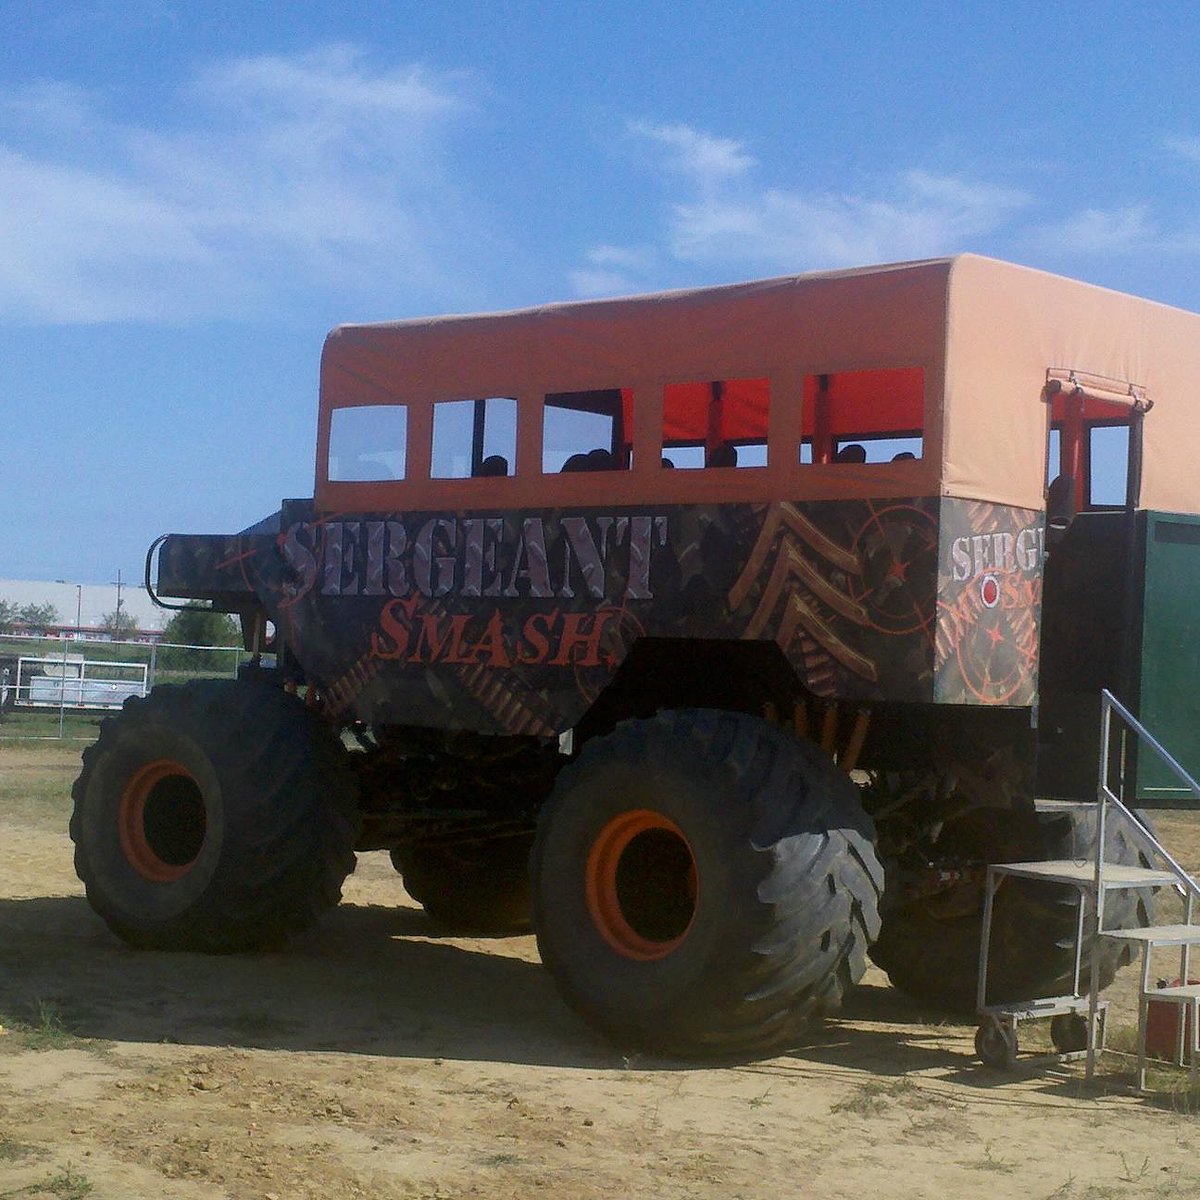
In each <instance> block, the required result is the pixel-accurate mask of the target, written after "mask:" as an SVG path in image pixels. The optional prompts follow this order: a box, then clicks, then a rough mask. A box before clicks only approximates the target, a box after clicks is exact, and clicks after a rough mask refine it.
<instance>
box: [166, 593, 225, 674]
mask: <svg viewBox="0 0 1200 1200" xmlns="http://www.w3.org/2000/svg"><path fill="white" fill-rule="evenodd" d="M162 640H163V643H164V645H163V648H162V650H161V651H160V652H159V655H158V665H159V666H160V667H161V668H162V669H163V670H165V671H186V672H191V673H199V674H220V675H228V674H229V671H230V663H231V657H230V652H229V651H228V650H222V649H212V650H204V649H199V650H198V649H194V647H197V646H213V647H223V646H237V645H240V644H241V640H242V635H241V630H240V628H239V626H238V624H237V622H236V621H234V619H233V618H232V617H231V616H230V615H229V614H228V613H222V612H214V611H213V610H212V609H211V608H209V607H208V605H206V604H203V603H200V602H199V601H193V602H192V603H191V604H189V605H188V606H187V607H186V608H181V609H179V611H178V612H176V614H175V615H174V616H173V617H172V618H171V619H170V620H169V621H168V622H167V627H166V629H164V630H163V636H162ZM183 646H187V647H193V648H192V649H186V650H184V649H180V647H183Z"/></svg>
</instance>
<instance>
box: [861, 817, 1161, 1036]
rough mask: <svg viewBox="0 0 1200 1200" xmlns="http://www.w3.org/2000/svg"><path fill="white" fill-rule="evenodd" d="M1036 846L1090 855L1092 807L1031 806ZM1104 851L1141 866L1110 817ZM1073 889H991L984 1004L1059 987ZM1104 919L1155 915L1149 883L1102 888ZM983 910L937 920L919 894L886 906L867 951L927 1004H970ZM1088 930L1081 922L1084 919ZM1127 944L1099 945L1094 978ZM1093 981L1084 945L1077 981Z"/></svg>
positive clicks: (1057, 991) (1129, 921)
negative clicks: (1037, 829)
mask: <svg viewBox="0 0 1200 1200" xmlns="http://www.w3.org/2000/svg"><path fill="white" fill-rule="evenodd" d="M1038 819H1039V823H1040V825H1041V832H1042V846H1041V852H1040V853H1031V854H1030V855H1029V856H1028V857H1029V858H1031V859H1035V860H1036V859H1059V858H1061V859H1079V860H1083V859H1089V858H1091V857H1092V856H1093V854H1094V853H1095V849H1094V848H1095V845H1096V831H1097V820H1096V812H1095V809H1094V807H1092V806H1085V807H1081V808H1072V809H1067V810H1065V811H1062V812H1054V813H1049V814H1047V813H1039V814H1038ZM1106 841H1107V843H1108V846H1107V859H1106V861H1108V862H1112V863H1122V864H1126V865H1130V866H1145V865H1147V864H1146V862H1145V860H1144V859H1143V858H1142V856H1141V855H1140V854H1139V852H1138V850H1137V847H1136V845H1135V843H1134V842H1133V840H1132V839H1131V838H1130V836H1129V833H1128V831H1127V830H1126V829H1124V828H1123V827H1122V826H1121V825H1120V824H1119V823H1118V822H1116V821H1115V820H1113V821H1111V822H1110V824H1109V825H1108V831H1107V836H1106ZM1078 894H1079V893H1078V892H1077V890H1076V889H1075V888H1073V887H1069V886H1067V885H1064V884H1054V883H1043V882H1040V881H1035V880H1026V879H1008V880H1006V881H1005V882H1004V884H1003V886H1002V887H1001V888H1000V889H999V890H998V891H997V893H996V902H995V908H994V911H993V914H992V941H991V950H990V952H989V963H988V984H989V986H988V995H987V1002H988V1003H989V1004H1003V1003H1008V1002H1010V1001H1017V1000H1030V999H1034V998H1036V997H1039V996H1057V995H1065V994H1067V993H1069V992H1070V991H1071V988H1072V984H1073V973H1074V965H1075V962H1074V955H1075V931H1076V921H1077V909H1076V902H1077V897H1078ZM1104 908H1105V916H1104V920H1105V924H1106V925H1108V926H1110V927H1118V926H1124V927H1132V928H1137V927H1141V926H1145V925H1150V924H1152V923H1153V919H1154V895H1153V892H1152V891H1151V890H1149V889H1143V890H1138V891H1132V890H1131V891H1114V892H1110V893H1109V895H1108V897H1107V898H1106V900H1105V905H1104ZM982 925H983V914H982V912H981V911H975V912H971V913H966V914H964V915H961V916H956V917H953V918H950V919H947V920H943V919H939V918H938V917H937V916H935V915H933V914H932V913H931V912H929V911H928V910H927V909H926V908H925V907H924V906H923V905H922V904H921V903H920V902H917V903H916V904H913V905H908V906H902V907H899V908H896V909H892V910H888V911H886V912H885V913H884V918H883V929H882V931H881V932H880V935H879V940H878V941H877V942H876V943H875V944H874V945H873V946H872V947H871V958H872V959H873V960H874V962H875V963H876V964H877V965H878V966H880V967H882V968H883V969H884V970H885V971H886V972H887V974H888V978H889V979H890V980H891V982H892V984H893V986H894V987H897V988H899V989H900V990H901V991H903V992H907V993H908V994H909V995H910V996H912V997H913V998H914V999H917V1000H920V1001H922V1002H923V1003H925V1004H928V1005H930V1006H931V1007H933V1008H937V1009H942V1010H945V1011H947V1012H951V1013H963V1014H965V1013H974V1012H975V1006H976V1000H977V988H978V980H979V939H980V934H981V932H982ZM1085 929H1086V926H1085ZM1130 953H1131V952H1130V950H1129V949H1128V948H1126V947H1123V946H1121V945H1120V944H1118V943H1116V942H1107V941H1106V942H1104V943H1103V945H1102V947H1101V954H1102V957H1101V960H1100V987H1101V988H1102V989H1103V988H1106V987H1108V985H1109V984H1110V983H1112V981H1113V979H1114V978H1115V976H1116V973H1117V970H1118V969H1119V968H1120V967H1122V966H1124V965H1125V964H1126V963H1127V962H1129V961H1130ZM1090 984H1091V955H1090V953H1089V951H1088V947H1087V946H1086V945H1085V946H1084V952H1083V964H1082V979H1081V986H1082V988H1083V989H1084V990H1085V991H1086V990H1087V989H1088V988H1089V987H1090Z"/></svg>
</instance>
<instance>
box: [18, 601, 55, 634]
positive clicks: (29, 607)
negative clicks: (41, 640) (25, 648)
mask: <svg viewBox="0 0 1200 1200" xmlns="http://www.w3.org/2000/svg"><path fill="white" fill-rule="evenodd" d="M17 620H18V621H20V622H21V623H22V624H24V625H28V626H29V628H30V629H31V630H32V631H33V632H34V633H45V632H46V630H47V629H49V627H50V626H51V625H56V624H57V623H58V609H57V608H55V607H54V605H53V604H48V603H47V604H22V605H21V607H20V608H19V609H18V610H17Z"/></svg>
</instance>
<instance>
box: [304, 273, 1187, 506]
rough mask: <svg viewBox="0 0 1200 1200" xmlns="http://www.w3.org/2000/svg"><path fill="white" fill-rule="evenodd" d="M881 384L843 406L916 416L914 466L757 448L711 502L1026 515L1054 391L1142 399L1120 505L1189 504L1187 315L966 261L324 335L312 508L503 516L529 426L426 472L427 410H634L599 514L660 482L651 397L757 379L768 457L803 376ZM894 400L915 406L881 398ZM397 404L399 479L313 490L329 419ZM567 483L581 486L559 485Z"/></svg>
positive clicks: (1089, 399)
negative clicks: (752, 467) (511, 452)
mask: <svg viewBox="0 0 1200 1200" xmlns="http://www.w3.org/2000/svg"><path fill="white" fill-rule="evenodd" d="M881 372H882V373H885V376H886V378H887V379H888V380H889V381H890V387H891V389H892V391H891V393H889V394H884V393H882V392H880V390H879V388H877V387H876V388H875V389H874V391H873V395H874V399H871V400H869V401H868V400H867V399H866V398H865V394H864V398H862V399H861V400H860V401H859V402H860V403H862V404H866V403H868V402H869V403H871V404H873V405H876V406H883V408H885V409H886V407H887V406H888V404H889V403H893V400H894V405H893V406H894V407H895V408H896V409H897V412H898V411H899V410H900V409H901V408H905V409H906V411H907V408H906V406H908V405H910V402H911V403H913V404H915V405H916V407H917V409H918V410H919V413H918V418H919V420H920V422H921V428H920V434H921V437H922V439H923V454H922V456H921V457H920V458H919V459H918V461H916V462H905V463H896V464H890V463H872V464H864V465H863V466H862V467H860V468H857V469H856V471H855V472H854V473H853V476H851V474H850V473H848V472H847V471H846V470H845V468H844V467H841V468H833V467H831V466H829V465H827V464H823V463H817V462H814V463H811V464H801V463H800V462H799V459H798V457H797V455H796V453H795V451H794V449H792V450H790V451H789V452H786V453H774V450H773V452H772V457H771V459H770V461H769V464H768V466H766V467H764V468H763V469H762V470H761V471H756V472H750V471H746V472H737V473H736V474H737V476H738V478H737V480H736V481H735V485H734V490H735V491H736V492H737V493H738V494H737V495H736V496H735V495H730V496H729V498H731V499H755V498H758V497H760V496H761V498H763V499H769V498H771V497H772V496H778V495H779V494H780V491H779V489H780V488H781V487H785V488H787V489H788V490H789V491H790V492H791V493H792V494H796V495H797V497H798V498H799V497H803V496H810V495H811V496H814V497H820V496H823V495H829V496H838V497H845V496H852V495H863V496H868V495H878V496H888V495H908V496H916V495H936V494H942V495H950V496H958V497H965V498H972V499H979V500H988V501H993V502H997V503H1006V504H1013V505H1017V506H1020V507H1024V508H1029V509H1038V508H1041V507H1043V505H1044V497H1045V490H1046V466H1045V462H1046V458H1045V446H1046V437H1047V429H1048V426H1049V422H1050V419H1051V415H1052V412H1053V409H1052V404H1051V403H1048V400H1050V390H1052V389H1053V387H1054V386H1058V387H1060V388H1067V389H1077V390H1078V393H1079V395H1080V396H1081V397H1084V398H1085V400H1086V403H1088V404H1089V405H1091V406H1092V408H1093V410H1094V412H1095V414H1096V415H1097V417H1098V418H1103V417H1105V416H1106V415H1109V414H1112V415H1114V416H1116V415H1119V414H1120V413H1121V411H1122V406H1125V408H1128V406H1130V405H1131V404H1133V403H1135V402H1136V403H1139V404H1142V405H1143V406H1144V405H1145V403H1146V402H1149V403H1150V404H1152V406H1153V410H1152V412H1150V413H1149V415H1148V416H1147V417H1146V420H1145V426H1144V438H1145V442H1144V445H1145V462H1144V468H1143V474H1142V492H1141V506H1142V507H1147V508H1157V509H1162V510H1167V511H1177V512H1197V511H1200V479H1198V475H1200V473H1198V472H1197V471H1196V469H1195V466H1194V464H1193V462H1192V451H1193V448H1195V447H1198V446H1200V405H1198V404H1197V402H1196V399H1195V393H1196V391H1197V390H1198V389H1200V315H1197V314H1193V313H1188V312H1185V311H1182V310H1179V309H1174V308H1170V307H1168V306H1166V305H1163V304H1159V303H1155V302H1153V301H1149V300H1144V299H1139V298H1136V297H1133V296H1128V295H1125V294H1122V293H1119V292H1114V291H1110V290H1108V289H1104V288H1100V287H1096V286H1094V285H1090V284H1085V283H1081V282H1078V281H1075V280H1070V279H1065V278H1062V277H1059V276H1055V275H1051V274H1047V273H1045V272H1042V271H1037V270H1032V269H1030V268H1027V267H1021V266H1016V265H1014V264H1010V263H1004V262H999V261H996V260H994V259H988V258H983V257H979V256H977V255H961V256H957V257H954V258H943V259H932V260H926V261H922V262H911V263H899V264H891V265H885V266H877V267H864V268H859V269H854V270H845V271H830V272H819V273H813V274H804V275H793V276H785V277H781V278H775V279H767V280H760V281H756V282H749V283H741V284H733V285H728V286H721V287H710V288H696V289H691V290H686V291H674V292H664V293H658V294H652V295H643V296H632V297H626V298H620V299H612V300H591V301H581V302H570V303H560V304H549V305H543V306H539V307H536V308H529V309H521V310H517V311H512V312H504V313H488V314H476V315H464V316H440V317H431V318H424V319H415V320H404V321H395V322H388V323H382V324H370V325H343V326H339V327H338V328H336V329H334V330H333V331H332V332H331V333H330V335H329V336H328V338H327V339H326V343H325V347H324V352H323V355H322V362H321V404H320V420H319V428H318V468H317V487H316V495H317V500H318V504H319V506H321V507H323V508H341V507H345V506H347V505H353V506H356V507H357V506H358V505H360V504H362V503H363V502H365V501H366V500H368V499H369V500H371V501H373V504H372V506H373V507H376V508H400V507H409V508H412V507H421V508H433V507H439V506H446V507H461V506H462V504H463V503H465V502H470V501H471V500H472V499H473V489H474V490H478V491H479V492H480V497H479V498H480V499H481V500H482V499H483V498H484V497H485V496H486V497H490V498H491V499H490V503H492V504H501V505H507V504H508V503H509V498H507V497H506V498H501V493H500V492H499V491H498V489H499V488H501V487H504V488H508V489H510V491H511V501H512V502H513V503H522V502H524V501H525V500H526V499H527V497H526V496H525V492H526V491H529V492H530V495H533V494H534V493H535V491H536V488H537V480H536V479H535V478H534V476H536V475H537V474H538V473H540V471H541V470H542V462H541V453H540V436H541V433H540V428H538V427H537V426H538V422H536V421H534V420H529V421H526V422H525V423H524V427H523V428H522V429H521V434H520V444H519V445H518V452H517V460H518V461H517V467H516V472H515V477H513V478H510V479H508V480H507V481H505V480H486V481H485V480H430V479H428V473H429V472H428V463H429V447H428V441H429V437H430V429H431V427H432V416H431V415H430V413H431V409H432V406H433V405H434V404H435V403H437V402H439V401H446V400H454V399H459V400H461V399H479V398H484V397H496V396H505V397H513V398H515V399H516V400H517V402H518V404H519V405H522V406H526V407H528V408H530V409H531V410H532V408H533V407H534V406H538V405H540V404H541V403H542V401H543V398H544V397H545V396H546V395H549V394H560V393H585V392H588V391H590V390H594V389H620V391H621V394H622V396H623V397H625V398H626V402H627V403H629V404H630V405H636V404H641V405H642V406H643V407H644V408H648V409H650V410H651V412H650V414H649V415H648V416H643V417H640V418H639V417H637V416H636V415H634V414H633V410H632V408H631V409H630V413H631V415H630V425H631V427H632V428H634V429H635V430H638V431H640V435H639V436H641V438H642V439H643V440H642V443H641V445H642V449H643V450H644V451H646V452H644V453H641V454H640V455H639V453H638V449H637V443H636V442H631V445H632V446H633V447H634V449H633V454H632V462H633V467H632V469H631V470H629V471H628V472H624V473H623V474H624V475H626V476H627V477H628V478H622V479H620V480H613V481H612V487H611V488H610V487H609V482H608V481H606V485H605V488H606V493H608V494H609V495H610V498H611V500H612V501H615V502H620V501H621V500H623V499H626V496H625V493H626V492H628V497H627V499H628V501H629V502H631V503H632V502H637V501H638V500H644V499H647V498H650V497H649V496H648V495H647V492H646V489H647V488H650V489H651V491H653V492H657V491H660V490H662V488H663V487H664V486H668V484H666V483H664V481H663V480H662V479H661V478H660V476H661V473H657V474H656V473H655V471H656V468H657V467H658V455H657V454H654V453H651V452H649V451H650V450H651V449H652V442H653V437H654V436H655V433H656V426H655V422H656V421H657V428H658V429H661V426H662V418H661V415H655V414H656V413H658V414H660V413H661V394H662V389H663V388H664V386H666V385H668V384H677V383H679V382H680V381H703V380H733V381H743V382H744V383H746V384H747V385H749V384H750V383H752V382H755V381H763V382H764V384H766V383H769V389H770V394H771V402H772V410H771V417H770V423H771V441H772V446H773V448H774V447H777V445H778V444H779V440H780V439H788V438H791V439H792V440H793V441H796V440H799V435H800V434H801V433H802V432H803V431H807V430H810V429H811V421H812V416H811V411H810V410H811V407H812V403H811V402H812V396H813V389H814V387H815V386H816V384H815V382H814V381H818V380H821V381H823V380H827V379H829V378H830V377H839V378H841V379H842V380H843V383H844V386H845V387H846V388H848V389H850V390H853V385H854V379H862V380H868V381H869V380H871V379H872V378H874V379H875V380H876V382H878V380H879V379H881V378H884V377H885V376H884V375H878V374H877V375H875V376H872V374H871V373H881ZM906 373H907V374H906ZM1048 383H1049V384H1051V385H1052V387H1051V389H1049V390H1048V388H1047V385H1048ZM821 386H824V384H823V383H822V385H821ZM914 387H915V388H916V389H917V391H918V393H919V394H918V395H917V396H916V397H915V399H914V398H912V397H906V396H904V395H901V393H904V392H905V391H906V390H911V389H912V388H914ZM735 390H736V389H735ZM751 391H752V389H750V388H749V387H748V386H747V387H746V388H743V393H744V395H743V404H744V405H749V404H753V403H756V401H755V400H754V398H753V397H752V396H751V394H750V392H751ZM889 395H891V396H892V399H889V398H888V396H889ZM630 397H632V398H633V399H629V398H630ZM780 397H783V398H784V400H785V402H784V403H783V404H780V403H779V398H780ZM788 397H791V398H792V400H793V403H788V402H787V398H788ZM764 402H765V401H764ZM400 404H403V405H407V406H409V411H410V413H411V416H410V420H409V427H408V439H409V441H408V445H409V460H410V468H411V469H410V471H409V472H408V477H407V478H406V479H404V480H393V481H388V482H386V483H373V484H370V485H366V484H362V483H339V482H336V481H331V480H330V479H329V478H328V473H327V472H326V471H325V469H324V467H323V464H324V463H325V462H326V459H327V454H328V448H329V433H330V420H331V414H332V413H333V411H334V410H337V409H340V408H345V407H357V406H363V405H400ZM884 415H885V417H886V413H885V414H884ZM730 419H731V420H736V416H735V417H731V418H730ZM639 422H640V424H639ZM883 424H884V425H886V420H885V421H884V422H883ZM881 427H882V426H881ZM888 427H889V428H894V427H896V426H895V422H894V421H893V423H892V425H890V426H888ZM632 436H633V435H631V437H632ZM422 467H424V472H422ZM680 474H687V475H701V474H703V472H685V473H680ZM639 476H640V480H639ZM442 485H445V486H442ZM577 485H578V486H580V487H582V486H583V485H582V484H580V483H579V481H572V482H571V483H570V485H568V484H567V483H566V482H565V481H564V483H563V485H562V486H564V487H566V486H572V487H574V486H577ZM669 486H670V487H671V488H673V489H676V490H678V488H680V487H684V488H690V489H692V490H694V491H697V493H698V496H700V495H702V494H703V493H704V489H706V488H708V489H709V490H711V488H712V485H711V483H708V482H705V481H702V480H699V479H696V480H691V481H687V482H685V481H683V480H681V479H672V480H671V481H669ZM613 489H615V491H614V490H613ZM797 489H798V490H797ZM468 492H469V493H472V494H471V495H467V494H465V493H468ZM742 493H745V495H742ZM714 494H715V493H714ZM721 494H722V495H725V494H727V493H726V492H725V491H723V492H722V493H721ZM582 496H583V492H582V491H581V498H582ZM680 498H681V499H690V498H692V497H691V496H690V495H689V496H681V497H680Z"/></svg>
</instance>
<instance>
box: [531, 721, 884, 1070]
mask: <svg viewBox="0 0 1200 1200" xmlns="http://www.w3.org/2000/svg"><path fill="white" fill-rule="evenodd" d="M532 876H533V894H534V927H535V929H536V931H537V938H538V948H539V950H540V952H541V956H542V961H543V962H544V963H545V965H546V967H547V968H548V969H549V971H550V973H551V974H552V976H553V977H554V980H555V983H556V984H557V986H558V988H559V990H560V991H561V992H562V994H563V996H564V998H565V999H566V1001H567V1003H568V1004H570V1005H571V1006H572V1007H573V1008H575V1009H576V1010H577V1011H578V1012H579V1013H580V1014H581V1015H582V1016H583V1017H584V1018H585V1019H586V1020H587V1021H589V1022H590V1023H591V1024H592V1025H593V1026H595V1027H596V1028H597V1029H599V1030H600V1031H602V1032H603V1033H605V1034H606V1035H607V1036H608V1037H610V1038H611V1039H613V1040H614V1041H615V1042H617V1043H618V1044H619V1045H622V1046H627V1047H630V1048H633V1047H638V1048H642V1049H647V1050H653V1051H659V1052H665V1053H669V1054H677V1055H682V1056H724V1055H744V1054H748V1053H752V1054H759V1053H766V1052H772V1051H782V1050H785V1049H787V1048H789V1047H791V1046H793V1045H795V1044H796V1043H797V1041H798V1039H799V1038H800V1037H801V1035H802V1031H803V1030H804V1028H805V1026H806V1025H808V1024H809V1023H810V1022H812V1021H813V1020H815V1019H818V1018H820V1017H822V1016H825V1015H827V1014H830V1013H832V1012H834V1011H836V1010H837V1009H838V1007H839V1006H840V1004H841V1000H842V996H843V994H844V993H845V992H846V990H847V989H848V988H850V987H851V986H852V985H853V984H854V983H855V982H856V981H857V980H858V979H859V978H860V977H861V975H862V973H863V970H864V969H865V966H866V949H867V945H868V943H869V942H870V941H871V940H872V938H873V937H874V936H875V935H876V934H877V933H878V929H879V917H878V901H879V896H880V893H881V892H882V888H883V871H882V868H881V866H880V864H879V861H878V859H877V857H876V855H875V847H874V828H873V826H872V823H871V820H870V818H869V817H868V816H867V814H866V812H865V810H864V809H863V807H862V805H861V803H860V801H859V795H858V789H857V788H856V787H855V786H854V784H853V783H852V782H851V781H850V779H849V778H848V776H846V775H845V774H844V773H843V772H841V771H840V770H839V769H838V768H837V767H836V766H835V765H834V763H833V762H832V761H831V760H830V759H829V758H828V757H827V756H826V755H825V754H824V753H823V752H822V751H821V750H819V749H818V748H817V747H815V746H813V745H811V744H809V743H807V742H802V741H798V740H797V739H796V738H795V737H793V736H791V735H790V734H789V733H786V732H783V731H781V730H779V729H777V728H776V727H774V726H772V725H770V724H768V723H767V722H765V721H762V720H760V719H758V718H756V717H749V716H745V715H742V714H737V713H729V712H718V711H714V710H686V711H677V712H663V713H660V714H659V715H658V716H656V717H654V718H652V719H649V720H640V721H626V722H624V723H623V724H621V725H619V726H617V728H616V729H615V730H614V731H613V732H612V733H611V734H609V735H608V736H607V737H603V738H597V739H595V740H593V741H591V742H589V743H588V744H587V745H586V746H585V747H584V749H583V751H582V753H581V754H580V756H579V758H578V760H577V761H576V762H575V763H573V764H572V765H571V766H569V767H567V768H566V769H564V770H563V771H562V772H561V773H560V775H559V777H558V781H557V783H556V786H555V789H554V793H553V795H552V797H551V799H550V801H549V803H548V804H547V805H546V806H545V808H544V809H543V812H542V815H541V820H540V822H539V827H538V834H537V839H536V841H535V843H534V850H533V859H532Z"/></svg>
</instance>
